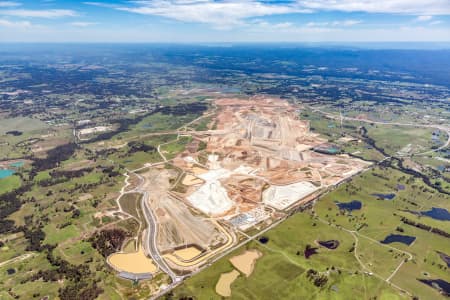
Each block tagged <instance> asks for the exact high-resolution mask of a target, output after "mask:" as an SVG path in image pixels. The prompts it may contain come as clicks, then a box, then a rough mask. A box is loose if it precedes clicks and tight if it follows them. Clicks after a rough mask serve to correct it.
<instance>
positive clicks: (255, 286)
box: [175, 213, 403, 299]
mask: <svg viewBox="0 0 450 300" xmlns="http://www.w3.org/2000/svg"><path fill="white" fill-rule="evenodd" d="M265 236H266V237H268V238H269V242H268V243H267V244H265V245H262V244H260V243H258V242H251V243H250V244H248V245H246V246H244V247H243V248H248V249H258V250H259V251H261V252H262V253H263V256H262V258H260V259H259V260H258V261H257V262H256V266H255V270H254V272H253V274H252V275H250V277H248V278H246V277H245V276H243V275H242V274H241V275H240V276H239V277H238V279H237V280H236V281H235V282H234V283H233V284H232V286H231V287H232V296H231V299H369V298H373V297H377V299H403V298H402V297H401V296H398V295H397V294H396V292H395V290H393V289H392V288H390V287H389V286H388V285H386V284H385V283H384V282H382V281H380V280H379V279H377V278H375V277H373V276H369V275H367V274H364V273H363V272H362V270H361V267H360V265H359V264H358V262H357V260H356V259H355V257H354V255H353V253H352V252H349V249H350V248H351V247H352V245H353V242H354V239H353V237H352V236H351V235H350V234H348V233H346V232H344V231H342V230H339V229H336V228H332V227H329V226H328V225H326V224H322V223H320V222H317V221H315V220H314V219H313V218H312V217H311V215H309V214H308V213H299V214H296V215H294V216H292V217H291V218H289V219H288V220H287V221H285V222H284V223H282V224H281V225H279V226H278V227H276V228H274V229H272V230H271V231H269V232H268V233H267V234H265ZM328 239H337V240H339V241H340V243H341V244H340V245H339V247H338V248H337V249H335V250H328V249H326V248H323V247H320V249H318V254H315V255H313V256H311V257H310V258H309V259H306V258H305V257H304V255H303V250H304V249H305V246H306V245H307V244H309V245H313V246H315V247H319V246H317V245H315V241H316V240H328ZM243 250H244V249H242V248H241V249H238V250H236V251H235V252H234V253H232V254H230V255H227V256H226V257H225V258H223V259H221V260H219V261H218V262H216V263H214V264H213V265H212V266H211V267H209V268H208V269H206V270H205V271H203V272H201V273H200V274H198V275H195V276H194V277H192V278H190V279H188V280H187V281H186V282H185V283H183V284H182V285H181V286H180V287H179V288H177V289H176V290H175V297H182V296H194V297H195V299H221V297H220V296H219V295H217V294H216V292H215V285H216V283H217V281H218V279H219V277H220V274H221V273H224V272H229V271H231V270H232V268H233V267H232V265H231V263H230V262H229V261H228V259H229V258H230V257H232V256H234V255H237V254H240V253H242V252H243ZM308 269H314V270H316V271H319V272H321V273H323V274H328V275H327V278H328V282H327V284H326V285H325V286H323V287H321V288H318V287H316V286H315V285H314V284H313V283H312V282H311V281H310V280H309V279H308V278H307V277H306V270H308Z"/></svg>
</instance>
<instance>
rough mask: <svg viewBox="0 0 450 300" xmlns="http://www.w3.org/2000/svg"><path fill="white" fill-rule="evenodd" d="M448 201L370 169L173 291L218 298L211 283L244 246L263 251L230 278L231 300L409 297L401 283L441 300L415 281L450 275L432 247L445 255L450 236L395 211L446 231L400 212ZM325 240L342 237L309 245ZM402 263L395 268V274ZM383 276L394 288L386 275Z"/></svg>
mask: <svg viewBox="0 0 450 300" xmlns="http://www.w3.org/2000/svg"><path fill="white" fill-rule="evenodd" d="M397 183H402V184H403V185H404V186H405V189H404V190H400V191H397V190H394V193H395V194H396V197H395V198H394V200H390V201H389V200H378V199H377V197H375V196H372V195H371V194H373V193H390V192H392V191H393V189H395V188H396V185H397ZM350 200H359V201H361V202H362V208H361V210H358V211H353V212H352V213H351V214H350V213H345V212H343V211H340V210H339V209H338V208H337V206H336V204H335V201H339V202H348V201H350ZM448 200H449V198H448V197H446V196H445V195H442V194H438V193H437V192H436V191H431V190H429V189H427V188H426V186H425V185H424V184H423V183H422V182H421V181H420V180H418V179H415V180H414V179H412V178H411V177H410V176H408V175H405V174H403V173H401V172H399V171H396V170H393V169H390V168H375V169H374V170H370V171H368V172H366V173H364V174H362V175H360V176H358V177H356V178H354V179H353V180H352V181H351V182H350V183H346V184H343V185H342V186H340V187H339V188H338V189H336V190H335V191H332V192H330V193H329V194H327V195H325V196H324V197H323V198H322V199H320V200H319V201H318V203H317V204H316V205H315V206H314V209H313V210H312V211H306V212H303V213H297V214H295V215H294V216H292V217H290V218H289V219H288V220H286V221H285V222H283V223H282V224H281V225H279V226H277V227H275V228H274V229H272V230H270V231H269V232H267V233H265V234H264V236H266V237H268V238H269V242H268V243H267V244H265V245H263V244H260V243H258V242H254V241H253V242H251V243H249V244H247V245H246V246H244V247H242V248H240V249H238V250H236V251H235V252H234V253H233V254H230V255H228V256H227V257H225V258H223V259H220V260H219V261H218V262H216V263H214V264H213V265H212V266H211V267H209V268H207V269H206V270H205V271H203V272H201V273H199V274H197V275H195V276H194V277H192V278H190V279H188V280H187V281H186V282H185V283H183V284H182V285H181V286H180V287H178V288H177V289H176V290H175V296H176V297H179V296H194V297H195V299H221V297H220V296H219V295H217V294H216V292H215V290H214V289H215V284H216V283H217V281H218V279H219V277H220V274H221V273H224V272H229V271H231V270H232V265H231V264H230V263H229V262H228V258H230V257H231V256H232V255H236V254H239V253H242V252H243V248H252V249H253V248H257V249H258V250H260V251H261V252H262V253H263V254H264V256H263V257H262V258H261V259H260V260H259V261H258V262H257V263H256V268H255V271H254V273H253V274H252V275H251V276H250V277H249V278H245V277H244V276H243V275H241V276H239V277H238V279H237V280H236V281H235V282H234V283H233V284H232V286H231V289H232V296H231V299H375V298H374V297H376V299H407V298H409V296H407V295H406V294H405V293H403V292H401V291H400V290H399V289H401V290H403V289H404V290H406V291H407V292H409V293H410V294H411V295H416V296H418V297H419V298H420V299H440V298H443V296H441V295H440V294H439V293H438V292H437V291H436V290H434V289H432V288H431V287H429V286H427V285H425V284H422V283H420V282H419V281H418V280H417V279H418V278H432V279H437V278H440V279H444V280H447V281H450V276H449V274H448V270H447V267H446V266H445V263H443V261H442V260H441V259H440V258H439V256H438V255H437V253H436V251H441V252H444V253H447V254H448V249H450V241H449V240H448V239H446V238H444V237H442V236H440V235H437V234H433V233H431V232H428V231H425V230H422V229H418V228H416V227H414V226H410V225H407V224H404V223H402V221H401V216H404V215H407V216H408V218H409V219H411V220H414V221H420V222H421V223H423V224H427V225H429V226H435V227H437V228H440V229H442V230H444V231H447V232H450V225H449V224H447V222H445V221H439V220H434V219H431V218H427V217H421V218H419V217H418V216H416V215H413V214H411V213H408V212H405V211H404V210H407V209H409V210H413V209H417V208H419V207H420V208H421V209H423V210H426V209H427V208H431V207H436V206H437V207H445V208H447V209H449V205H450V203H449V202H448ZM398 228H400V229H401V230H402V232H399V231H398ZM349 230H351V231H353V232H350V231H349ZM391 233H393V234H395V233H396V234H403V235H410V236H414V237H416V240H415V241H414V243H413V244H412V245H411V246H407V245H404V244H401V243H398V242H396V243H392V244H382V243H380V242H379V241H381V240H383V239H384V238H385V237H386V236H387V235H389V234H391ZM330 239H334V240H338V241H339V242H340V245H339V247H338V248H337V249H335V250H329V249H326V248H323V247H319V246H317V245H316V243H315V241H317V240H330ZM306 245H312V246H314V247H318V248H319V249H318V254H315V255H312V256H311V257H310V258H309V259H306V258H304V256H303V251H304V249H305V247H306ZM409 253H410V254H411V256H412V259H411V260H410V259H409V257H410V256H409ZM357 258H358V259H357ZM405 261H406V262H405ZM402 262H404V263H403V264H402V266H401V267H400V268H399V270H398V272H397V273H394V271H395V270H396V269H397V267H398V266H399V265H400V264H401V263H402ZM308 269H314V270H317V271H319V272H324V274H325V273H326V274H327V276H328V282H327V284H326V286H324V287H321V288H318V287H315V286H314V285H313V284H311V282H310V281H309V280H308V279H307V278H306V276H305V270H308ZM333 269H334V271H333ZM388 278H390V281H391V282H392V283H394V284H395V285H397V286H398V287H399V289H396V288H394V287H390V286H389V285H388V284H387V283H386V282H385V281H384V280H387V279H388Z"/></svg>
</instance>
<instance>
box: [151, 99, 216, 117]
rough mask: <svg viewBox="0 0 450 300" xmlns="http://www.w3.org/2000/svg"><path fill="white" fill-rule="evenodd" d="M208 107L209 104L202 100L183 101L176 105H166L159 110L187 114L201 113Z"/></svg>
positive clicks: (165, 112) (177, 114) (171, 113)
mask: <svg viewBox="0 0 450 300" xmlns="http://www.w3.org/2000/svg"><path fill="white" fill-rule="evenodd" d="M207 109H208V105H207V104H206V103H202V102H194V103H188V104H187V103H186V104H185V103H183V104H178V105H174V106H164V107H161V108H159V109H158V110H157V112H161V113H163V114H166V115H175V116H185V115H187V114H201V113H203V112H204V111H206V110H207Z"/></svg>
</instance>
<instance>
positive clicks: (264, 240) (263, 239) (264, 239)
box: [259, 236, 269, 244]
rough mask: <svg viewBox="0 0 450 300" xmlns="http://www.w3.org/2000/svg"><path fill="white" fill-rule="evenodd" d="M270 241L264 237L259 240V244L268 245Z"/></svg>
mask: <svg viewBox="0 0 450 300" xmlns="http://www.w3.org/2000/svg"><path fill="white" fill-rule="evenodd" d="M268 241H269V238H268V237H265V236H262V237H260V238H259V242H260V243H261V244H267V242H268Z"/></svg>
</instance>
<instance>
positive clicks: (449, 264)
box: [436, 251, 450, 268]
mask: <svg viewBox="0 0 450 300" xmlns="http://www.w3.org/2000/svg"><path fill="white" fill-rule="evenodd" d="M436 252H437V254H439V256H440V257H441V259H442V260H443V261H444V262H445V263H446V264H447V267H449V268H450V256H448V255H447V254H445V253H443V252H440V251H436Z"/></svg>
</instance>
